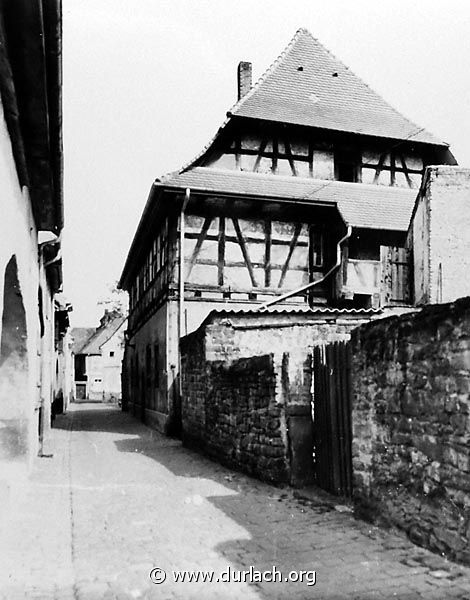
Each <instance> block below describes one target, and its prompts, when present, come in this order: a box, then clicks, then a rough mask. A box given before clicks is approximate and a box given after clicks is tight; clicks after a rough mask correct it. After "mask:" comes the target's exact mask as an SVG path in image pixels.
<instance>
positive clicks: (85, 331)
mask: <svg viewBox="0 0 470 600" xmlns="http://www.w3.org/2000/svg"><path fill="white" fill-rule="evenodd" d="M95 331H96V329H95V328H94V327H74V328H73V329H72V340H73V343H72V352H73V353H74V354H80V350H81V349H82V348H83V346H84V345H85V344H86V343H87V342H88V340H89V339H90V338H91V336H92V335H93V334H94V333H95Z"/></svg>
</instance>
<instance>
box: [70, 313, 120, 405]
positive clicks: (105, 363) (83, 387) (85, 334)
mask: <svg viewBox="0 0 470 600" xmlns="http://www.w3.org/2000/svg"><path fill="white" fill-rule="evenodd" d="M126 327H127V320H126V317H124V316H122V315H121V314H116V313H113V312H111V313H110V312H105V314H104V316H103V317H102V318H101V320H100V325H99V327H97V328H96V329H93V328H83V327H79V328H74V329H73V330H72V338H73V340H74V341H73V346H72V353H73V363H74V399H75V400H76V401H80V400H92V401H112V400H120V399H121V376H122V373H121V372H122V359H123V355H124V332H125V330H126Z"/></svg>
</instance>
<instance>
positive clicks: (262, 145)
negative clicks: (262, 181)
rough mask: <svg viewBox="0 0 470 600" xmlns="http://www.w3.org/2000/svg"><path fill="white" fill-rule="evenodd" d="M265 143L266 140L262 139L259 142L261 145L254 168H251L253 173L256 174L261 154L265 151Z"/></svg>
mask: <svg viewBox="0 0 470 600" xmlns="http://www.w3.org/2000/svg"><path fill="white" fill-rule="evenodd" d="M267 143H268V140H267V138H265V139H263V141H262V142H261V145H260V147H259V152H258V155H257V158H256V160H255V164H254V167H253V172H256V171H257V170H258V167H259V164H260V162H261V159H262V158H263V156H264V155H263V153H264V151H265V150H266V145H267Z"/></svg>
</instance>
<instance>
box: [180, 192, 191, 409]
mask: <svg viewBox="0 0 470 600" xmlns="http://www.w3.org/2000/svg"><path fill="white" fill-rule="evenodd" d="M190 196H191V190H190V188H186V192H185V194H184V201H183V205H182V206H181V212H180V261H179V298H178V372H179V385H178V391H179V397H180V402H181V398H182V397H183V382H182V378H181V347H180V341H181V337H182V335H183V330H184V234H185V226H184V213H185V210H186V207H187V206H188V202H189V198H190Z"/></svg>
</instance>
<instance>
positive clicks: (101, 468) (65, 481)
mask: <svg viewBox="0 0 470 600" xmlns="http://www.w3.org/2000/svg"><path fill="white" fill-rule="evenodd" d="M57 425H58V427H59V428H58V429H55V430H54V443H55V452H54V457H53V458H49V459H47V458H42V459H38V460H37V463H36V465H35V470H34V473H33V475H32V477H31V478H30V481H28V482H26V483H24V484H23V485H21V486H20V488H19V489H18V490H17V492H16V497H17V502H16V504H14V505H13V503H12V502H10V506H9V507H7V511H5V507H3V522H2V524H1V525H2V529H1V537H0V564H1V565H2V568H1V571H0V598H4V599H5V600H6V599H8V600H11V599H16V598H28V599H29V598H34V599H36V598H45V599H51V598H57V599H62V598H64V599H68V598H70V599H72V598H73V599H76V600H82V599H83V600H95V599H118V600H121V599H122V600H124V599H128V598H129V599H136V598H137V599H139V598H158V599H181V600H187V599H189V600H190V599H192V598H194V599H196V598H197V599H198V600H201V599H202V600H205V599H206V598H207V599H228V600H231V599H236V598H240V599H241V598H243V599H247V600H255V599H266V600H267V599H270V600H271V599H276V598H279V599H291V598H299V599H301V598H302V599H304V598H305V599H307V598H313V599H315V598H316V599H322V600H324V599H325V600H333V599H334V600H336V599H338V600H339V599H342V598H348V599H357V600H368V599H373V598H374V599H391V598H399V599H401V600H405V599H410V600H411V599H416V598H433V599H439V600H443V599H447V598H459V599H461V600H463V599H467V600H470V569H466V568H463V567H460V566H458V565H454V564H453V563H450V562H448V561H446V560H444V559H443V558H441V557H439V556H437V555H434V554H431V553H429V552H427V551H425V550H423V549H420V548H417V547H415V546H413V545H412V544H411V543H409V542H408V541H407V540H406V539H405V538H404V537H402V536H400V535H397V534H391V533H389V532H384V531H382V530H379V529H377V528H372V527H371V526H369V525H368V524H366V523H363V522H362V521H356V520H355V519H354V518H353V516H352V515H351V514H350V513H348V512H340V511H339V510H335V509H333V508H332V507H331V506H330V505H328V504H326V503H325V502H324V501H323V500H322V499H321V498H318V499H316V498H315V496H314V495H313V496H312V495H311V496H310V499H309V500H302V499H297V498H295V497H294V494H293V493H292V491H291V490H284V489H279V488H275V487H272V486H270V485H266V484H263V483H260V482H259V481H257V480H254V479H251V478H249V477H246V476H244V475H241V474H239V473H235V472H233V471H230V470H228V469H226V468H224V467H222V466H220V465H218V464H215V463H213V462H211V461H209V460H207V459H205V458H203V457H201V456H199V455H198V454H196V453H194V452H191V451H189V450H187V449H185V448H182V447H181V444H180V443H179V442H177V441H175V440H170V439H168V438H164V437H162V436H160V435H159V434H157V433H156V432H154V431H152V430H151V429H149V428H147V427H145V426H143V425H142V424H140V423H138V422H137V421H135V420H134V419H132V417H130V416H128V415H126V414H123V413H121V412H119V411H118V410H117V409H115V408H109V407H105V406H100V405H83V404H82V405H80V406H72V409H71V410H70V412H69V413H68V414H67V415H66V416H62V417H58V419H57ZM5 512H7V518H5ZM273 565H274V566H275V567H276V569H277V570H278V571H280V572H281V573H282V576H283V577H285V576H289V573H290V572H291V571H294V570H295V571H299V570H304V571H308V572H310V571H312V570H315V571H316V584H315V585H314V586H309V585H308V584H307V581H305V580H304V581H303V582H302V583H301V582H296V583H294V582H289V583H286V582H282V583H280V582H278V581H277V582H274V583H268V582H264V583H261V582H257V583H252V584H250V583H249V582H248V581H246V582H241V583H240V582H231V583H226V582H219V583H217V582H215V581H214V582H212V583H208V582H206V583H203V582H199V583H196V582H192V583H190V582H186V583H182V582H174V581H173V575H172V571H174V570H203V571H210V570H214V571H215V577H217V576H219V575H220V574H221V573H223V572H225V573H227V569H228V567H230V568H231V569H232V572H233V571H235V572H238V571H240V570H248V569H249V567H250V566H252V567H253V569H256V570H259V571H265V570H272V568H273ZM155 567H159V568H161V569H164V570H165V571H166V573H167V578H166V581H165V582H164V583H161V584H160V585H156V584H154V583H152V581H151V580H150V578H149V573H150V571H151V570H152V569H153V568H155ZM252 573H253V574H254V571H252ZM236 574H237V573H236ZM305 577H307V575H304V578H305ZM308 577H310V578H311V577H312V575H311V573H310V574H309V575H308ZM237 578H238V579H239V576H238V575H237ZM310 581H311V579H310Z"/></svg>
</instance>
